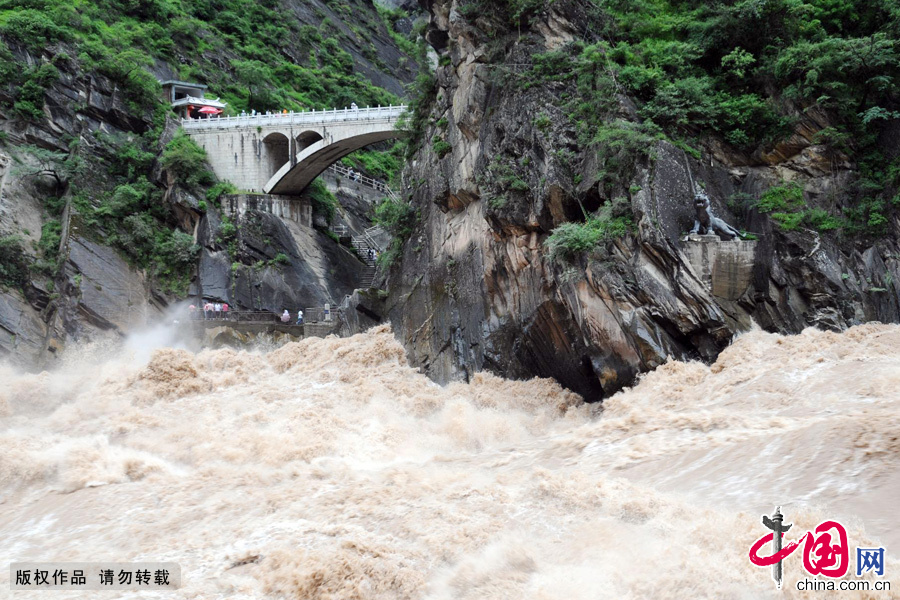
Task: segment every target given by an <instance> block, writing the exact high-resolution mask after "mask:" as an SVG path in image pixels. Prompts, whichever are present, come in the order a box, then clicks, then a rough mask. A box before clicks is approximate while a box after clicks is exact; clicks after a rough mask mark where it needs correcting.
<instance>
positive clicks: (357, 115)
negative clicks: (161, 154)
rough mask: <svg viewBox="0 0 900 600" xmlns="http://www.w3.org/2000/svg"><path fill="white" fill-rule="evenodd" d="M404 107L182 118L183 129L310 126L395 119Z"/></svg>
mask: <svg viewBox="0 0 900 600" xmlns="http://www.w3.org/2000/svg"><path fill="white" fill-rule="evenodd" d="M405 110H406V105H400V106H376V107H366V108H344V109H339V108H334V109H332V110H308V111H303V112H293V111H291V112H286V113H273V114H259V113H258V114H255V115H236V116H232V117H223V116H221V115H216V116H214V117H209V118H200V119H190V118H188V119H181V127H182V128H183V129H184V130H185V131H190V130H199V129H234V128H244V127H263V126H267V125H277V126H283V125H313V124H319V123H333V122H335V121H341V122H347V121H396V120H397V119H398V118H399V117H400V115H402V114H403V112H404V111H405Z"/></svg>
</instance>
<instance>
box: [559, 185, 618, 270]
mask: <svg viewBox="0 0 900 600" xmlns="http://www.w3.org/2000/svg"><path fill="white" fill-rule="evenodd" d="M632 229H633V218H632V215H631V205H630V203H629V202H628V201H627V200H625V199H624V198H617V199H616V200H613V201H612V202H609V203H607V204H605V205H603V206H602V207H601V208H600V210H598V211H597V212H596V213H595V214H593V215H591V216H589V217H588V218H587V220H586V221H585V222H584V223H563V224H562V225H560V226H559V227H557V228H556V229H554V230H553V232H552V233H551V234H550V236H549V237H548V238H547V240H546V241H545V242H544V245H545V246H546V247H547V252H548V253H549V256H550V260H552V261H553V262H556V263H568V262H573V261H574V260H576V259H577V258H578V257H579V256H581V255H583V254H587V253H590V252H593V251H595V250H597V249H598V247H599V246H600V244H602V243H605V242H609V241H611V240H614V239H617V238H620V237H623V236H625V235H627V234H628V233H630V232H631V231H632Z"/></svg>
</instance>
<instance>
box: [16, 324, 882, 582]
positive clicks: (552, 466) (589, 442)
mask: <svg viewBox="0 0 900 600" xmlns="http://www.w3.org/2000/svg"><path fill="white" fill-rule="evenodd" d="M138 345H139V346H140V345H145V344H138ZM776 504H777V505H782V506H783V509H782V510H783V511H784V512H785V514H786V522H793V523H794V529H793V530H792V532H791V534H789V537H791V536H793V535H794V533H795V532H798V535H799V533H802V532H803V531H806V530H809V529H813V528H814V527H815V526H816V524H818V523H819V522H821V521H824V520H826V519H837V520H840V521H841V522H842V523H844V524H845V525H846V526H847V530H848V534H849V537H850V546H851V552H855V547H856V546H857V545H859V546H869V547H872V546H878V545H883V546H885V547H886V548H887V556H888V561H887V564H886V566H885V576H884V577H883V579H887V580H892V582H893V584H894V587H895V591H894V592H893V594H894V595H893V596H892V595H891V594H890V593H889V594H884V595H878V594H872V593H869V594H860V593H857V592H834V593H831V594H829V593H828V592H798V591H797V588H796V583H797V581H798V579H800V578H802V577H804V576H805V574H804V572H803V570H802V559H801V557H800V554H801V552H800V551H798V552H796V553H795V554H793V555H791V556H790V557H789V558H788V559H786V560H785V583H784V588H785V589H784V590H783V591H781V592H776V590H775V587H774V584H773V581H772V579H771V576H770V569H769V568H760V567H755V566H753V565H751V564H750V562H749V560H748V552H749V548H750V546H751V545H752V544H753V542H754V541H756V540H757V539H759V538H760V537H762V536H763V535H764V534H766V533H767V531H768V530H766V529H765V528H764V527H763V526H762V524H761V522H760V516H761V515H762V514H764V513H765V514H771V511H772V510H773V507H774V505H776ZM898 510H900V327H897V326H886V325H875V324H871V325H863V326H859V327H855V328H853V329H851V330H849V331H847V332H845V333H842V334H836V333H829V332H822V331H816V330H808V331H805V332H804V333H803V334H801V335H797V336H791V337H783V336H779V335H773V334H768V333H764V332H760V331H753V332H750V333H747V334H745V335H743V336H741V337H740V338H739V339H738V340H736V341H735V343H734V344H733V345H732V346H731V347H729V348H728V349H727V350H725V351H724V352H723V353H722V355H721V356H720V358H719V360H718V361H717V362H716V363H715V364H713V365H711V366H707V365H703V364H700V363H682V362H674V361H672V362H669V363H668V364H666V365H664V366H662V367H660V368H659V369H657V370H656V371H655V372H653V373H650V374H648V375H646V376H645V377H644V378H643V379H642V380H641V381H640V383H639V384H637V385H636V386H635V387H634V388H631V389H628V390H625V391H624V392H621V393H619V394H617V395H615V396H613V397H611V398H609V399H607V401H606V403H605V407H604V409H603V410H602V412H601V411H600V410H599V409H598V407H596V406H592V405H586V404H582V403H581V401H580V399H579V398H578V397H577V396H575V395H573V394H571V393H569V392H567V391H565V390H564V389H562V388H561V387H559V386H558V385H557V384H556V383H555V382H553V381H551V380H537V379H536V380H532V381H529V382H511V381H505V380H502V379H499V378H497V377H494V376H491V375H488V374H480V375H477V376H475V377H474V378H473V380H472V381H471V382H470V383H468V384H461V383H459V384H452V385H449V386H446V387H439V386H437V385H435V384H433V383H431V382H430V381H429V380H428V379H427V378H426V377H424V376H423V375H421V374H419V373H418V372H417V371H416V370H415V369H413V368H410V367H409V366H407V362H406V357H405V355H404V352H403V349H402V347H401V346H400V345H399V344H398V343H397V342H396V341H395V340H394V337H393V335H392V334H391V332H390V331H389V330H388V329H387V328H384V327H382V328H377V329H374V330H372V331H370V332H368V333H365V334H362V335H358V336H355V337H352V338H348V339H334V338H329V339H308V340H305V341H303V342H300V343H293V344H289V345H286V346H283V347H280V348H277V349H272V350H267V351H263V350H260V351H257V352H237V351H233V350H227V349H225V350H203V351H199V352H191V351H188V350H184V349H173V348H161V349H157V350H155V351H153V353H152V354H149V355H148V356H146V357H141V356H134V355H132V354H129V353H128V352H124V351H123V352H119V353H116V354H115V355H112V356H110V355H103V354H102V353H99V351H98V352H95V353H91V352H87V351H86V352H83V353H81V354H80V355H79V356H69V357H68V358H67V360H66V361H65V363H64V364H63V365H62V366H61V368H60V369H59V370H56V371H54V372H52V373H41V374H22V373H18V372H15V371H14V370H12V369H10V368H7V367H2V366H0V597H4V596H6V595H7V594H10V595H11V596H12V597H14V598H42V599H46V598H49V597H50V596H52V597H53V598H75V597H85V598H94V597H99V598H119V597H133V598H155V597H159V598H185V599H187V598H317V599H334V600H338V599H357V598H358V599H369V598H371V599H388V598H399V599H405V598H423V599H451V598H453V599H456V598H459V599H474V598H479V599H482V598H483V599H488V598H490V599H495V598H496V599H504V598H522V599H551V598H559V599H567V600H568V599H606V598H610V599H612V598H617V599H618V598H633V599H643V598H647V599H664V598H769V597H772V598H776V597H777V598H781V597H806V598H829V597H834V598H862V597H900V593H898V591H897V589H900V562H898V560H897V557H898V555H900V554H898V549H900V527H898V524H900V522H898V516H897V512H898ZM28 560H31V561H118V562H126V561H141V560H143V561H171V562H178V563H180V564H181V568H182V571H183V585H182V588H181V589H180V590H178V591H177V592H169V593H160V592H142V593H140V594H138V593H133V594H132V595H131V596H128V595H127V593H121V592H120V593H118V594H119V595H116V594H117V593H116V592H109V591H107V592H53V593H49V594H48V593H47V592H21V591H19V592H11V591H10V589H9V569H8V566H7V565H8V563H10V562H14V561H28ZM852 575H855V573H853V572H852V569H851V573H850V574H849V575H848V577H849V576H852ZM866 578H867V579H869V580H873V581H874V577H873V576H871V575H869V576H867V577H866Z"/></svg>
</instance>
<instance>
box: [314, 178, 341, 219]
mask: <svg viewBox="0 0 900 600" xmlns="http://www.w3.org/2000/svg"><path fill="white" fill-rule="evenodd" d="M306 194H307V195H308V196H309V199H310V202H311V203H312V209H313V213H314V214H317V215H322V216H323V217H325V220H326V221H327V222H328V223H329V224H330V223H331V222H332V221H334V213H335V212H336V211H337V207H338V201H337V198H335V197H334V194H332V193H331V192H330V191H329V190H328V188H327V187H326V186H325V182H323V181H322V180H321V179H318V178H316V179H314V180H313V182H312V183H311V184H309V187H308V188H306Z"/></svg>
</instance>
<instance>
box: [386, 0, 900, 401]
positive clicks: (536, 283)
mask: <svg viewBox="0 0 900 600" xmlns="http://www.w3.org/2000/svg"><path fill="white" fill-rule="evenodd" d="M423 5H425V6H426V7H427V8H429V10H430V11H431V14H432V19H431V23H430V26H429V27H430V30H429V40H432V41H433V45H434V46H435V48H436V49H437V50H439V51H441V50H443V49H445V48H446V51H447V52H448V53H449V56H450V59H451V60H450V64H449V65H447V66H444V67H439V69H438V92H437V101H436V103H435V106H434V107H433V110H432V114H431V118H432V123H437V122H438V120H440V119H442V118H446V120H447V121H448V126H447V127H446V130H445V131H441V129H440V128H439V127H437V126H432V127H431V128H429V129H427V130H426V132H425V136H424V138H425V139H427V140H430V139H432V138H433V137H434V136H436V135H442V136H444V139H446V141H447V142H448V143H449V144H450V146H452V150H451V151H450V152H449V153H447V154H446V156H444V157H443V158H439V157H438V156H437V155H435V154H434V152H433V151H432V149H431V148H430V147H426V148H424V149H422V150H421V151H420V152H419V153H418V154H417V156H416V157H415V160H414V162H413V165H412V166H411V168H410V169H409V171H408V172H407V174H406V179H407V181H412V182H417V183H418V186H417V187H416V188H415V189H414V191H413V193H412V201H413V203H414V204H415V206H416V208H417V209H418V211H419V220H418V222H417V226H416V228H415V231H414V232H413V234H412V235H411V237H410V239H409V240H408V241H407V243H406V244H405V246H404V251H403V255H402V259H401V260H400V261H399V264H395V266H394V268H393V269H392V271H391V273H390V279H389V283H390V291H391V293H390V297H389V299H388V300H387V302H386V310H387V312H388V313H389V316H390V320H391V321H392V323H393V325H394V331H395V333H396V334H397V336H398V337H399V338H400V339H401V340H402V342H403V343H404V345H405V346H406V348H407V351H408V352H409V356H410V359H411V361H412V362H413V363H414V364H416V365H419V366H421V367H422V368H423V370H424V371H425V372H427V373H428V374H429V376H431V377H432V378H434V379H435V380H437V381H439V382H446V381H450V380H453V379H460V378H467V377H468V376H470V375H471V374H472V373H473V372H475V371H478V370H481V369H488V370H491V371H493V372H495V373H498V374H500V375H504V376H509V377H515V378H526V377H531V376H542V377H555V378H556V379H558V380H559V381H560V382H561V383H562V384H563V385H565V386H566V387H568V388H570V389H572V390H575V391H577V392H579V393H581V394H582V395H584V396H585V397H586V398H587V399H589V400H599V399H601V398H602V397H604V396H606V395H608V394H610V393H612V392H615V391H616V390H618V389H620V388H621V387H623V386H627V385H630V384H631V383H633V381H634V379H635V377H636V376H637V375H638V374H639V373H641V372H644V371H647V370H649V369H652V368H654V367H656V366H658V365H659V364H661V363H663V362H665V361H666V360H667V359H668V358H669V357H673V358H678V359H692V358H697V359H703V360H712V359H714V358H715V357H716V355H717V354H718V352H719V351H720V350H721V349H722V348H723V347H725V346H726V345H727V344H729V343H730V341H731V340H732V339H733V337H734V335H735V334H737V333H739V332H741V331H745V330H747V329H748V328H750V327H751V326H752V323H753V321H755V322H756V323H758V324H759V325H760V326H761V327H764V328H766V329H768V330H771V331H779V332H789V333H796V332H799V331H801V330H802V329H803V328H805V327H808V326H821V327H828V328H834V329H841V328H845V327H848V326H850V325H852V324H855V323H859V322H862V321H866V320H873V319H875V320H881V321H893V322H896V321H898V320H900V306H898V291H900V288H898V282H900V261H898V256H900V254H898V247H897V243H896V239H897V236H896V231H895V232H894V233H895V234H894V235H893V236H892V237H891V238H886V239H884V240H882V241H880V242H878V243H876V244H874V245H872V246H870V247H867V248H853V247H840V246H838V245H837V244H836V242H835V241H833V240H831V239H827V238H825V237H824V236H820V235H819V234H816V233H814V232H810V231H798V232H791V233H783V232H778V231H774V230H773V229H772V226H771V224H770V222H769V220H768V219H767V218H766V217H765V216H763V215H759V214H756V213H755V212H754V211H752V210H750V211H746V210H745V211H742V214H734V213H733V212H732V211H731V210H729V207H728V205H727V204H726V202H725V200H726V199H727V198H729V197H731V196H732V195H733V194H734V193H735V192H745V193H755V192H758V191H759V190H761V189H765V188H766V187H768V186H769V185H772V184H773V183H775V182H777V181H779V180H780V179H781V178H783V177H784V178H788V179H790V178H803V179H802V181H804V185H805V186H806V187H807V189H808V190H812V191H813V193H823V194H828V193H832V192H834V193H839V190H840V185H841V183H842V182H844V181H846V179H847V178H848V177H851V176H852V173H837V174H835V175H832V174H828V175H827V176H825V175H824V174H816V175H814V176H810V175H809V173H816V172H815V171H814V165H815V164H816V161H815V160H814V159H815V149H814V148H812V149H810V148H811V146H810V142H809V141H806V142H803V140H804V139H805V138H803V136H797V139H793V138H792V143H793V142H796V144H799V145H801V146H803V144H804V143H805V146H803V151H799V150H798V149H797V148H794V149H791V148H787V147H784V148H779V149H778V152H779V153H780V154H779V156H777V157H770V159H771V161H781V162H777V164H776V166H770V163H760V162H757V163H755V164H754V165H748V164H744V163H740V162H728V154H727V153H726V152H724V151H722V149H717V151H716V152H714V153H712V154H713V155H710V154H704V155H703V158H702V160H701V161H697V160H694V159H692V158H689V157H688V156H687V155H686V154H685V153H684V152H682V151H681V150H678V149H676V148H674V147H673V146H671V145H669V144H668V143H659V144H658V146H657V147H656V148H655V149H653V152H652V153H651V154H652V158H651V159H650V160H644V161H639V162H638V163H636V164H635V165H634V175H633V177H632V181H631V182H630V185H627V186H625V187H624V188H623V189H622V190H621V194H622V195H623V196H624V197H626V199H627V200H628V203H629V204H630V208H631V212H632V213H633V215H634V223H635V228H634V231H633V232H632V234H630V235H628V236H626V237H624V238H621V239H618V240H616V241H615V242H609V243H607V244H605V246H603V247H600V248H598V250H597V251H596V252H594V253H593V254H591V255H589V256H582V257H581V258H580V259H578V260H576V261H575V263H574V264H568V265H565V264H564V265H558V264H553V263H551V262H550V261H549V259H548V256H547V252H546V249H545V247H544V241H545V240H546V239H547V236H548V235H549V233H550V231H551V230H552V229H553V228H554V227H556V226H558V225H559V224H561V223H563V222H566V221H572V220H580V219H583V217H580V215H581V214H583V213H582V207H584V208H585V209H586V210H589V211H592V210H596V209H597V208H598V207H599V206H600V204H601V203H602V201H601V199H600V194H599V193H598V192H597V183H596V181H597V178H596V176H595V175H594V174H595V173H596V172H597V170H598V169H597V166H596V165H595V164H594V163H595V153H594V152H593V151H584V150H583V149H579V148H578V145H577V144H576V142H575V135H574V131H573V130H572V128H571V125H569V124H568V122H567V121H566V119H565V116H564V115H561V114H557V113H558V112H559V111H554V109H553V108H552V102H551V101H550V100H551V99H550V98H549V97H548V96H547V91H545V90H544V91H542V90H536V89H534V88H532V89H530V90H527V91H517V90H516V89H515V88H514V87H513V86H506V87H503V86H497V85H495V84H493V83H491V82H492V81H493V79H492V77H491V76H490V67H489V66H488V65H487V64H485V62H484V61H486V60H487V59H486V55H487V54H488V53H487V52H486V50H485V48H484V46H483V44H482V43H481V42H482V41H481V40H479V37H478V35H477V34H475V33H473V30H472V28H471V26H470V25H469V24H467V23H466V22H465V21H463V20H462V17H460V16H459V14H458V13H457V12H456V11H451V10H450V5H451V3H450V2H449V1H441V0H433V1H432V0H429V1H428V2H423ZM567 10H568V9H567V7H566V3H559V4H558V5H554V8H553V9H552V10H551V13H550V15H549V16H547V18H546V20H545V21H544V22H542V23H541V24H539V25H538V26H537V27H536V29H537V30H538V31H539V32H540V34H541V36H542V37H543V40H544V41H543V44H544V45H545V47H551V48H552V47H555V46H556V45H558V44H559V43H561V42H565V41H566V40H567V39H571V37H572V32H573V31H577V27H574V26H573V21H572V18H574V17H573V15H570V14H568V13H567ZM516 58H517V57H516V56H515V50H513V51H512V52H511V54H510V56H509V57H508V60H509V61H510V62H516ZM621 105H622V117H623V118H627V117H628V116H629V114H630V112H631V111H630V109H629V102H628V100H627V99H626V98H623V99H621ZM539 115H548V116H549V118H550V119H551V121H552V125H551V127H544V128H538V127H536V126H535V125H534V123H535V120H536V118H537V117H538V116H539ZM804 126H806V125H804ZM810 126H811V125H810ZM809 137H812V136H811V135H810V136H809ZM426 146H430V145H426ZM573 150H574V151H575V152H574V154H575V156H574V157H571V158H569V159H567V160H566V161H563V160H561V159H560V157H561V156H565V155H566V152H568V153H570V154H572V153H573V152H572V151H573ZM804 151H805V152H806V155H805V157H804V156H803V152H804ZM788 155H790V161H787V158H786V157H788ZM507 158H508V159H509V160H511V161H515V163H516V164H517V165H519V166H521V165H522V164H523V163H524V164H528V165H529V167H528V169H526V170H524V171H523V170H521V169H519V170H518V171H517V175H519V176H520V177H521V178H522V180H523V181H525V182H526V183H527V184H528V185H527V188H528V189H527V190H525V189H521V188H522V186H519V188H520V189H517V190H507V191H505V192H504V193H503V196H502V198H501V197H500V196H499V193H498V190H497V189H496V186H494V185H493V184H492V183H491V182H490V181H489V180H488V179H487V178H486V177H485V173H486V172H489V171H490V170H491V169H495V168H496V167H495V166H494V165H496V164H497V163H498V161H502V160H507ZM567 163H568V164H567ZM572 165H574V169H575V170H577V172H579V173H581V174H583V176H584V180H583V181H582V182H581V183H579V184H575V183H573V178H572V175H571V170H572V168H573V167H572ZM567 171H568V174H567ZM694 182H701V183H702V184H703V185H704V186H705V188H706V191H707V193H708V194H709V195H710V197H711V198H712V208H713V211H714V212H715V214H716V215H717V216H720V217H722V218H724V219H725V220H726V221H728V222H729V223H734V224H737V225H739V226H743V227H744V228H745V229H746V230H748V231H752V232H755V233H758V234H759V237H760V241H759V242H757V243H756V244H755V245H753V244H749V243H747V244H749V245H748V246H746V247H742V251H741V252H730V251H729V252H725V253H715V254H716V255H717V256H720V258H717V259H716V260H715V261H714V264H712V265H703V264H699V263H697V258H696V257H697V256H701V257H702V256H703V255H702V253H701V254H697V253H688V252H686V251H685V249H686V244H692V243H695V242H684V241H682V238H683V237H684V234H685V233H686V232H687V231H688V230H689V229H690V228H691V225H692V224H693V221H694V212H693V207H692V200H693V191H692V187H693V183H694ZM895 227H896V224H895ZM714 243H717V242H714ZM721 243H722V244H727V243H729V242H721ZM692 261H693V262H692ZM701 262H702V258H701ZM704 269H706V270H709V271H710V274H709V276H710V277H712V278H713V279H712V282H710V281H708V280H707V279H706V276H704ZM717 270H718V271H717ZM725 271H728V272H725ZM722 278H725V279H724V280H723V279H722ZM735 281H739V282H741V286H740V287H745V289H735V284H734V283H733V282H735ZM727 282H732V284H731V285H725V283H727ZM723 290H724V291H723ZM879 290H881V291H879ZM717 294H718V295H717Z"/></svg>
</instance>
